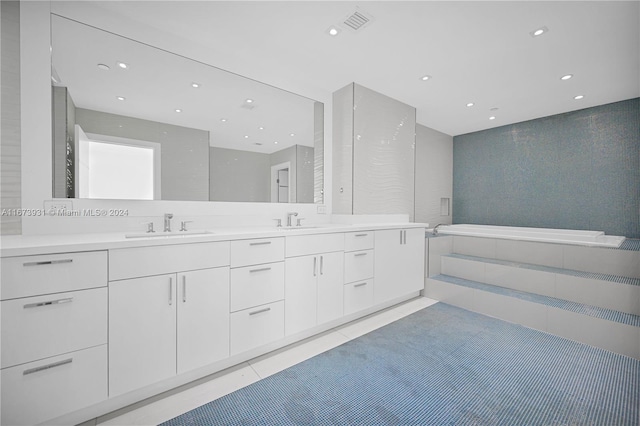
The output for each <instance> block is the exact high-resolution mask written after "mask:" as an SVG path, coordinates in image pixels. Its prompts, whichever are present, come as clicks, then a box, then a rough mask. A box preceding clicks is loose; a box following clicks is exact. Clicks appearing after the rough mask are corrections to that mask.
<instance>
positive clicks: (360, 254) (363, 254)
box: [353, 252, 367, 257]
mask: <svg viewBox="0 0 640 426" xmlns="http://www.w3.org/2000/svg"><path fill="white" fill-rule="evenodd" d="M366 255H367V253H366V252H364V253H356V254H354V255H353V257H358V256H366Z"/></svg>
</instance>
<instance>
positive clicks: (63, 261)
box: [22, 259, 73, 266]
mask: <svg viewBox="0 0 640 426" xmlns="http://www.w3.org/2000/svg"><path fill="white" fill-rule="evenodd" d="M71 262H73V259H60V260H43V261H41V262H25V263H23V264H22V266H41V265H59V264H61V263H71Z"/></svg>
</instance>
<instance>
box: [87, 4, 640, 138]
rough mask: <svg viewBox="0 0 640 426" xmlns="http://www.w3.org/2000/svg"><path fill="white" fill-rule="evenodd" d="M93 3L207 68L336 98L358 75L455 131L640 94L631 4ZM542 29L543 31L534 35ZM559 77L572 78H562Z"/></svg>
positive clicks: (428, 122)
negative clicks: (353, 18)
mask: <svg viewBox="0 0 640 426" xmlns="http://www.w3.org/2000/svg"><path fill="white" fill-rule="evenodd" d="M93 5H94V7H99V8H100V10H101V11H103V12H104V13H108V14H111V16H119V17H121V18H122V19H123V20H126V21H127V22H135V23H136V24H137V25H139V26H140V28H144V29H147V30H148V31H151V30H153V31H155V32H156V33H162V34H166V35H167V36H168V37H173V38H174V39H175V40H179V41H180V42H181V43H183V46H184V43H185V42H186V43H192V44H193V45H194V46H198V47H199V48H200V49H201V51H203V49H204V50H206V51H208V52H210V56H209V59H208V61H207V62H208V63H211V64H212V65H216V66H221V67H222V68H225V66H226V67H229V66H232V67H233V66H235V65H237V69H240V70H248V73H250V74H253V75H252V76H251V77H254V76H258V75H265V76H270V77H271V81H267V82H268V83H270V84H274V83H273V82H275V84H276V85H279V83H280V82H285V81H288V82H292V83H294V82H295V85H298V86H302V85H307V86H308V87H312V88H314V90H320V91H324V92H326V93H333V92H335V91H336V90H338V89H340V88H342V87H344V86H345V85H347V84H349V83H351V82H356V83H358V84H360V85H363V86H365V87H368V88H370V89H373V90H375V91H378V92H380V93H383V94H385V95H387V96H390V97H392V98H395V99H397V100H399V101H402V102H405V103H407V104H409V105H412V106H414V107H416V108H417V121H418V123H420V124H423V125H425V126H427V127H430V128H433V129H435V130H438V131H440V132H443V133H446V134H449V135H454V136H455V135H460V134H464V133H469V132H474V131H478V130H483V129H487V128H491V127H498V126H503V125H506V124H511V123H516V122H521V121H525V120H530V119H534V118H539V117H544V116H549V115H553V114H559V113H564V112H568V111H573V110H578V109H583V108H587V107H591V106H596V105H602V104H606V103H611V102H616V101H621V100H625V99H630V98H635V97H638V96H640V7H639V6H640V2H638V1H633V2H618V1H602V2H599V1H587V2H579V1H568V2H554V1H545V2H542V1H540V2H538V1H536V2H528V1H510V2H485V1H472V2H456V1H447V2H437V1H406V2H405V1H371V2H342V1H287V2H270V1H257V2H255V1H254V2H245V1H227V2H221V1H196V2H187V1H142V2H135V1H127V2H121V1H112V2H104V3H99V4H98V3H93ZM357 9H359V10H360V11H361V12H362V13H364V14H365V15H367V16H369V17H370V18H371V21H370V22H369V23H368V24H367V25H366V26H364V27H363V28H361V29H360V30H358V31H355V32H354V31H351V30H349V29H348V28H347V27H346V26H345V25H344V24H343V23H342V22H343V21H344V19H345V18H346V17H348V16H349V15H351V14H352V13H353V12H354V11H356V10H357ZM331 26H338V28H339V29H340V30H341V31H340V32H339V34H338V35H337V36H330V35H329V34H328V29H329V28H330V27H331ZM541 27H546V28H547V29H548V31H547V32H545V33H544V34H542V35H540V36H538V37H532V35H531V34H530V33H531V32H533V31H534V30H536V29H538V28H541ZM143 32H144V31H142V32H141V33H143ZM167 39H168V38H167ZM167 49H168V50H170V49H169V48H168V47H167ZM227 69H229V68H227ZM237 69H235V70H234V69H231V71H234V72H237ZM566 74H572V75H573V77H572V78H571V79H569V80H561V77H562V76H564V75H566ZM424 75H429V76H430V77H431V78H430V79H429V80H427V81H423V80H422V79H421V77H422V76H424ZM254 78H255V77H254ZM280 85H281V84H280ZM281 86H282V85H281ZM282 87H284V86H282ZM284 88H285V89H289V88H288V87H284ZM577 95H583V96H584V98H583V99H580V100H575V99H574V97H575V96H577ZM470 102H473V103H474V105H473V106H472V107H467V106H466V105H467V104H468V103H470ZM496 108H497V109H496ZM490 116H494V117H495V119H493V120H490V119H489V117H490Z"/></svg>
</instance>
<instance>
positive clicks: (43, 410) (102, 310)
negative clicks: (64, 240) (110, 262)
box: [0, 251, 107, 425]
mask: <svg viewBox="0 0 640 426" xmlns="http://www.w3.org/2000/svg"><path fill="white" fill-rule="evenodd" d="M1 294H2V301H1V302H0V303H1V309H0V310H1V312H2V314H1V315H2V335H1V336H2V337H1V339H2V356H1V358H2V371H1V382H2V386H1V388H2V393H1V399H2V409H1V412H2V417H1V420H0V423H1V424H3V425H27V424H36V423H40V422H44V421H46V420H49V419H51V418H54V417H58V416H61V415H64V414H66V413H69V412H72V411H75V410H78V409H81V408H84V407H86V406H88V405H92V404H96V403H98V402H100V401H103V400H106V399H107V252H106V251H93V252H78V253H61V254H50V255H49V254H45V255H37V256H17V257H7V258H3V259H2V288H1Z"/></svg>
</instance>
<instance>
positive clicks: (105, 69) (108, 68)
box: [98, 64, 111, 71]
mask: <svg viewBox="0 0 640 426" xmlns="http://www.w3.org/2000/svg"><path fill="white" fill-rule="evenodd" d="M98 68H100V69H101V70H104V71H109V70H110V69H111V68H110V67H109V65H106V64H98Z"/></svg>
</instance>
